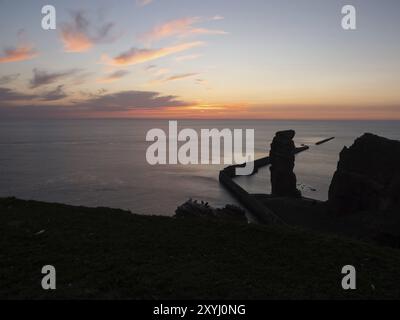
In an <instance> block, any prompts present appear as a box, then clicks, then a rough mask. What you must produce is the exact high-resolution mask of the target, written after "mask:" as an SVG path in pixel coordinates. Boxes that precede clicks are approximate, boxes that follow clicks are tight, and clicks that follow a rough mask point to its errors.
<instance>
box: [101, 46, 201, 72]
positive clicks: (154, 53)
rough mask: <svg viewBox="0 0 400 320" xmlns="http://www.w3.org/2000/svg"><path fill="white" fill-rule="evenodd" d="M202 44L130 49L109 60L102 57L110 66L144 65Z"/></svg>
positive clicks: (104, 56)
mask: <svg viewBox="0 0 400 320" xmlns="http://www.w3.org/2000/svg"><path fill="white" fill-rule="evenodd" d="M203 44H204V43H203V42H200V41H197V42H186V43H181V44H178V45H175V46H170V47H164V48H159V49H137V48H132V49H130V50H128V51H126V52H123V53H121V54H120V55H118V56H116V57H114V58H109V57H108V56H107V55H103V56H102V60H103V62H104V63H106V64H108V65H112V66H126V65H134V64H139V63H144V62H148V61H152V60H156V59H159V58H162V57H166V56H169V55H171V54H174V53H178V52H182V51H185V50H189V49H191V48H195V47H198V46H201V45H203Z"/></svg>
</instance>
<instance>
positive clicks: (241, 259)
mask: <svg viewBox="0 0 400 320" xmlns="http://www.w3.org/2000/svg"><path fill="white" fill-rule="evenodd" d="M48 264H50V265H54V266H55V267H56V270H57V290H55V291H52V292H47V291H44V290H42V289H41V279H42V274H41V268H42V266H44V265H48ZM347 264H351V265H354V266H355V267H356V268H357V288H358V289H357V290H356V291H351V292H348V291H344V290H342V289H341V279H342V275H341V268H342V267H343V266H344V265H347ZM399 297H400V251H397V250H394V249H389V248H379V247H374V246H370V245H367V244H364V243H359V242H355V241H352V240H348V239H344V238H335V237H330V236H329V237H328V236H322V235H315V234H311V233H307V232H303V231H301V230H293V229H285V228H282V227H268V226H254V225H246V224H241V223H234V222H223V221H208V220H205V219H194V218H190V219H173V218H164V217H150V216H138V215H133V214H131V213H129V212H126V211H121V210H113V209H106V208H98V209H91V208H84V207H72V206H67V205H58V204H48V203H41V202H33V201H22V200H16V199H0V298H2V299H14V298H16V299H26V298H29V299H32V298H33V299H59V298H72V299H83V298H90V299H91V298H100V299H118V298H123V299H192V298H197V299H214V298H222V299H247V298H248V299H308V298H312V299H320V298H321V299H326V298H339V299H342V298H345V299H347V298H349V299H350V298H396V299H397V298H399Z"/></svg>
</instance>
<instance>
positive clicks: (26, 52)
mask: <svg viewBox="0 0 400 320" xmlns="http://www.w3.org/2000/svg"><path fill="white" fill-rule="evenodd" d="M36 56H37V52H36V50H35V49H33V48H32V47H31V46H29V45H20V46H18V47H16V48H8V49H4V50H3V54H2V55H0V63H8V62H17V61H25V60H30V59H33V58H34V57H36Z"/></svg>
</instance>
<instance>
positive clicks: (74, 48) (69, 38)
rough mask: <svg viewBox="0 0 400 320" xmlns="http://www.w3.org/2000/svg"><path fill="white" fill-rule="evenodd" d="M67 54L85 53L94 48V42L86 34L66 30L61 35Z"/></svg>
mask: <svg viewBox="0 0 400 320" xmlns="http://www.w3.org/2000/svg"><path fill="white" fill-rule="evenodd" d="M61 36H62V40H63V42H64V50H65V51H66V52H85V51H88V50H89V49H90V48H92V47H93V42H92V41H91V40H90V39H89V38H88V37H87V36H86V35H85V34H84V33H76V32H73V31H72V30H70V29H65V30H63V31H62V33H61Z"/></svg>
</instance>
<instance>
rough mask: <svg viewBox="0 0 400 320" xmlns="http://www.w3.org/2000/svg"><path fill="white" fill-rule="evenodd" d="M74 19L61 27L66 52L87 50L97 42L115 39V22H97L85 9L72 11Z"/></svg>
mask: <svg viewBox="0 0 400 320" xmlns="http://www.w3.org/2000/svg"><path fill="white" fill-rule="evenodd" d="M71 15H72V21H70V22H68V23H65V24H63V25H62V28H61V39H62V41H63V42H64V50H65V51H66V52H85V51H88V50H89V49H91V48H92V47H93V46H94V45H95V44H96V43H103V42H110V41H113V40H114V39H115V36H114V35H112V31H113V27H114V23H111V22H108V23H103V24H99V23H97V24H95V25H93V23H92V22H91V21H90V20H89V19H88V18H87V16H86V13H85V12H84V11H78V12H74V13H71Z"/></svg>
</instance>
